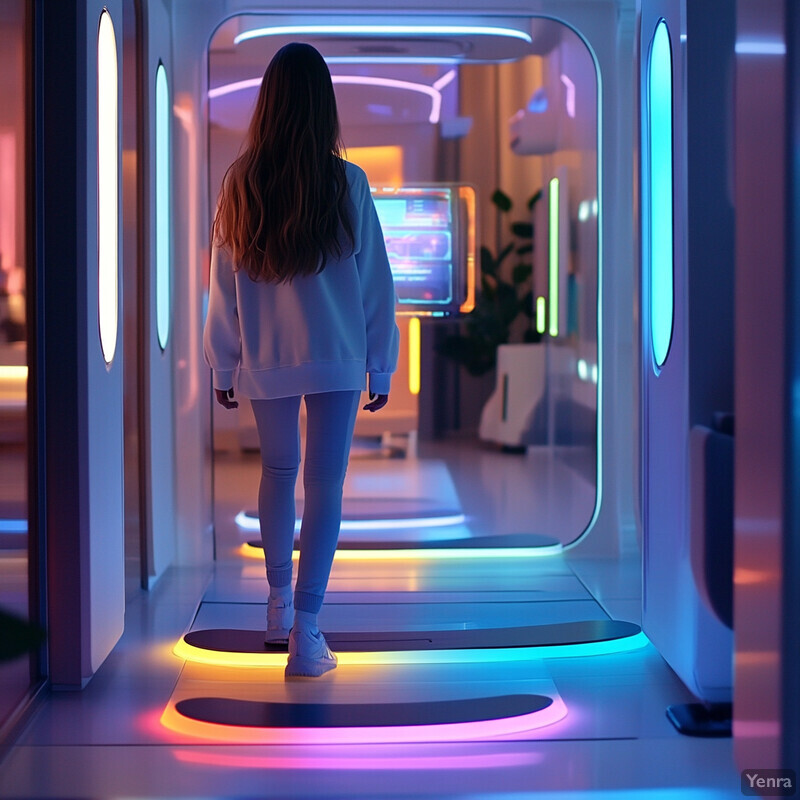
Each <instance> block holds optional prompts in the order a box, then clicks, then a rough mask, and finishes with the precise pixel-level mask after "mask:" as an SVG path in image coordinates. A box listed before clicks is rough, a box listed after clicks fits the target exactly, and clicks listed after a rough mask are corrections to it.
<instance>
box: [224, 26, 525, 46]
mask: <svg viewBox="0 0 800 800" xmlns="http://www.w3.org/2000/svg"><path fill="white" fill-rule="evenodd" d="M313 35H323V36H325V35H330V36H352V35H355V36H415V35H417V36H459V35H460V36H506V37H508V38H511V39H521V40H522V41H523V42H527V43H528V44H530V43H531V37H530V36H529V35H528V34H527V33H525V32H524V31H518V30H516V29H514V28H494V27H487V26H482V25H282V26H276V27H271V28H256V29H254V30H252V31H245V32H244V33H240V34H239V35H238V36H237V37H236V38H235V39H234V40H233V43H234V44H239V43H240V42H245V41H247V40H248V39H259V38H261V37H263V36H313Z"/></svg>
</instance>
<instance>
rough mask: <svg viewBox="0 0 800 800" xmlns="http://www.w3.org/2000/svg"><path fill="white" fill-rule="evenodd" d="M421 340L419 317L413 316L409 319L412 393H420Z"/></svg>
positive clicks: (409, 389)
mask: <svg viewBox="0 0 800 800" xmlns="http://www.w3.org/2000/svg"><path fill="white" fill-rule="evenodd" d="M420 340H421V333H420V323H419V317H411V319H410V320H409V321H408V391H409V392H411V394H419V386H420V358H421V357H420V350H421V345H420Z"/></svg>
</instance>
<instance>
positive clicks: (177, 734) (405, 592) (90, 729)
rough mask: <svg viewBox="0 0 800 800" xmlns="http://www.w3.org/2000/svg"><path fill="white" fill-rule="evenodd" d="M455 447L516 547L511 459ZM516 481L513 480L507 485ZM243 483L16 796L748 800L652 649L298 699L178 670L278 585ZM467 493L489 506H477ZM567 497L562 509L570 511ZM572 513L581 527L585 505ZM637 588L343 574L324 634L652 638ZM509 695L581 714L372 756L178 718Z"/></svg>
mask: <svg viewBox="0 0 800 800" xmlns="http://www.w3.org/2000/svg"><path fill="white" fill-rule="evenodd" d="M447 448H449V452H447V453H444V454H443V452H442V451H439V452H437V453H436V454H435V457H437V458H441V457H447V458H448V459H449V458H450V457H451V456H452V458H453V459H454V462H450V461H449V460H448V464H451V463H456V464H457V469H456V468H452V467H451V473H452V475H453V480H454V483H455V485H456V489H457V491H458V493H459V497H460V498H461V502H462V505H463V506H464V509H465V511H466V512H468V513H469V514H470V516H471V517H472V518H473V519H474V520H478V524H481V525H487V526H498V527H500V528H501V529H503V530H504V532H512V531H514V530H519V526H520V525H522V524H524V523H525V520H526V514H530V508H529V507H528V505H527V504H528V503H529V502H532V501H531V500H530V498H529V497H527V496H525V497H521V496H519V495H515V496H516V497H517V499H518V500H519V501H520V503H521V504H522V507H523V508H522V510H519V506H517V508H516V509H515V508H513V507H510V508H506V507H504V504H505V503H507V502H508V497H509V495H508V494H507V487H506V486H505V485H504V484H503V479H502V475H500V476H499V477H498V476H497V475H496V473H497V472H499V470H500V467H499V466H498V464H499V462H497V463H492V461H493V460H494V459H495V457H496V456H500V454H495V453H489V454H487V459H489V460H488V461H486V462H484V463H481V457H476V456H475V449H474V448H473V447H471V446H468V447H466V448H465V449H464V450H463V451H462V452H461V457H459V455H458V454H459V446H458V445H447ZM501 457H502V456H501ZM509 458H510V459H512V460H513V459H519V457H517V456H509ZM231 461H233V459H232V458H231ZM516 464H517V471H519V461H518V460H517V461H516ZM251 466H252V465H250V467H251ZM250 467H248V469H250ZM239 470H242V471H241V472H240V471H239ZM514 471H515V470H514V469H513V468H509V470H508V472H507V474H506V477H507V478H508V479H509V480H514V478H513V475H512V473H514ZM226 473H227V474H226ZM242 474H244V466H243V465H241V464H240V465H238V466H237V465H233V466H231V464H226V465H225V466H224V467H223V469H222V470H219V471H218V474H217V490H218V496H217V509H218V513H219V514H220V516H221V519H222V518H225V519H227V520H228V523H227V525H220V527H219V531H218V533H219V539H218V548H217V552H218V558H219V560H218V561H217V563H216V564H215V565H214V566H213V568H211V569H206V568H195V569H191V568H182V569H173V570H171V571H170V573H169V574H168V575H167V576H165V578H164V579H162V581H161V582H160V583H159V584H158V585H157V586H156V588H155V589H154V590H153V591H152V592H150V593H149V594H147V595H145V596H142V597H140V598H137V599H136V600H134V601H133V602H132V603H131V604H130V605H129V607H128V611H127V616H126V630H125V635H124V637H123V639H122V641H121V642H120V644H119V646H118V647H117V648H116V649H115V651H114V653H113V654H112V655H111V657H110V658H109V659H108V661H107V662H106V663H105V664H104V665H103V667H102V668H101V670H100V672H99V673H98V674H97V676H95V678H94V679H93V680H92V682H91V683H90V684H89V686H88V688H87V689H86V690H85V691H83V692H81V693H74V694H56V695H53V696H52V697H51V698H50V699H49V700H48V701H47V703H46V705H45V706H44V707H43V708H42V709H41V710H40V711H39V713H38V714H37V715H36V717H35V718H34V720H33V721H32V723H31V724H30V725H29V727H28V729H27V730H26V731H25V732H24V734H23V735H22V737H21V739H20V741H19V742H18V744H17V746H16V747H15V748H14V749H13V750H12V752H11V753H10V755H9V756H8V757H7V758H6V760H5V761H4V762H3V763H2V764H0V797H20V796H24V797H30V798H34V797H65V796H69V797H92V798H94V797H120V796H125V797H154V796H157V797H177V796H180V797H192V798H212V797H214V798H234V797H280V798H292V797H320V798H324V797H347V798H380V797H429V798H434V797H435V798H447V797H453V798H454V797H458V798H495V797H497V798H500V797H510V796H514V797H522V796H530V795H531V794H535V796H536V797H541V798H550V797H552V798H556V797H557V798H559V800H565V799H566V800H570V799H571V798H582V797H587V796H591V797H593V798H623V799H624V798H631V799H632V798H644V799H645V800H647V798H653V799H654V800H665V799H666V798H675V797H682V798H687V800H695V799H696V800H701V799H702V798H722V797H737V796H740V792H739V776H738V773H737V772H736V769H735V767H734V764H733V759H732V745H731V741H730V740H726V739H718V740H700V739H689V738H685V737H681V736H680V735H679V734H677V733H676V732H675V730H674V729H673V728H672V727H671V725H670V724H669V722H668V721H667V719H666V716H665V713H664V711H665V708H666V706H667V705H669V704H671V703H679V702H687V701H688V700H690V699H691V698H690V697H689V695H688V693H687V692H686V690H685V689H684V688H683V687H682V685H681V684H680V683H679V682H678V681H677V679H676V678H675V676H674V675H673V673H672V672H671V671H670V670H669V669H668V667H667V666H666V665H665V664H664V662H663V660H662V659H661V658H660V656H659V655H658V653H657V651H656V650H655V648H653V647H652V645H649V644H646V646H644V647H640V648H638V649H636V650H631V651H627V652H621V653H612V654H606V655H600V656H592V657H562V656H553V657H548V658H543V659H535V660H534V659H530V660H515V661H502V662H489V663H469V662H467V663H464V662H457V661H454V662H448V663H434V664H424V663H413V664H342V665H340V666H339V668H338V669H336V670H334V671H333V672H332V673H329V674H328V675H327V676H325V677H324V678H322V679H320V680H317V681H303V682H288V683H287V682H285V681H284V679H283V670H282V667H281V666H279V665H278V666H266V667H238V666H210V665H208V664H199V663H191V662H184V661H183V660H181V659H179V658H177V657H176V656H175V655H174V654H173V647H174V646H175V644H176V642H177V641H178V640H179V639H180V638H181V636H182V635H183V634H184V633H185V631H186V630H188V629H194V628H203V627H211V626H222V625H224V626H227V627H234V628H244V629H248V628H252V629H257V628H258V627H259V626H260V625H261V624H263V618H264V615H265V595H266V588H267V587H266V581H265V578H264V572H263V568H262V567H261V566H260V565H259V564H258V563H257V562H255V561H254V560H249V559H244V558H243V557H242V556H241V553H240V551H239V548H238V545H239V543H240V542H241V532H240V531H239V530H238V529H237V528H236V526H235V525H234V524H233V523H232V519H233V514H234V513H235V512H236V511H238V510H240V509H241V508H242V503H245V504H247V505H249V504H250V503H251V502H252V501H247V500H246V498H244V497H243V494H242V493H243V491H244V492H248V491H251V490H252V483H251V485H249V486H248V485H246V483H244V482H243V481H242V480H241V475H242ZM484 478H485V482H484V483H482V479H484ZM465 481H466V482H469V485H471V486H472V487H473V488H474V489H475V493H474V494H473V493H471V492H470V491H465V490H464V486H465V485H468V484H467V483H464V482H465ZM254 482H255V479H253V483H254ZM243 486H244V488H242V487H243ZM478 488H480V493H479V494H478V491H477V490H478ZM558 500H559V498H557V497H554V498H552V499H551V501H550V502H551V504H552V507H553V508H555V507H557V505H558ZM561 503H562V507H563V508H564V509H565V510H566V509H567V508H568V506H569V503H568V502H566V501H565V500H564V498H561ZM527 519H530V517H527ZM639 584H640V566H639V563H638V559H632V560H628V561H624V562H621V563H619V562H603V561H592V560H584V561H577V560H568V558H567V557H566V556H564V555H555V556H550V557H546V558H516V559H514V558H504V559H490V560H483V559H469V558H464V559H459V558H456V559H451V560H448V561H446V562H442V561H436V560H433V559H419V558H407V559H397V560H393V561H385V560H372V561H369V560H366V561H358V562H356V561H347V560H341V561H337V562H336V563H335V564H334V570H333V574H332V576H331V581H330V585H329V593H328V595H327V598H326V604H325V606H324V608H323V612H322V615H321V624H322V627H323V629H324V628H328V629H329V630H330V629H337V630H343V631H354V632H366V631H376V630H378V631H380V630H382V631H392V630H393V631H425V630H455V629H464V630H472V629H480V628H500V627H509V626H515V625H532V624H537V623H555V622H560V621H571V620H576V619H584V620H587V619H608V618H609V617H611V618H614V619H619V620H629V621H632V622H638V621H639V608H640V586H639ZM510 696H540V697H546V698H550V699H552V700H554V701H555V700H557V701H558V702H559V703H562V704H563V708H564V709H565V710H566V715H565V716H562V717H559V718H557V719H555V720H554V721H551V722H550V724H546V725H545V726H544V727H537V726H536V725H533V724H531V725H521V726H518V729H507V730H493V729H490V728H485V729H483V730H478V731H475V730H471V731H470V732H469V735H463V736H462V735H459V734H460V733H464V731H463V730H462V731H460V732H459V731H457V730H455V729H453V730H451V731H450V732H449V734H448V733H447V732H443V731H438V732H436V731H433V730H432V729H429V730H428V731H427V732H425V731H423V732H422V733H421V734H419V733H418V735H416V737H415V738H414V740H413V741H411V742H409V741H408V740H404V741H400V742H398V741H387V740H386V737H383V738H381V737H380V736H376V737H373V738H372V739H370V740H369V741H370V743H369V744H364V743H363V739H360V740H359V741H360V742H361V743H358V744H353V743H349V741H352V740H348V739H346V738H345V739H341V738H340V739H335V740H333V741H331V740H330V739H327V738H325V736H324V734H323V735H320V734H319V732H317V734H316V735H315V736H314V737H310V736H309V737H306V738H303V736H302V735H299V734H297V732H293V733H292V734H291V735H289V736H286V737H283V738H280V737H274V738H272V739H269V738H267V739H265V738H264V736H263V735H262V734H263V729H262V730H261V731H260V732H259V729H258V726H252V725H251V726H247V727H242V726H227V728H226V729H224V731H220V730H214V731H213V735H209V731H208V730H205V731H204V730H203V729H202V728H200V729H198V728H197V727H192V726H186V727H183V728H182V727H181V725H180V724H176V723H175V716H174V715H172V714H171V713H167V714H166V715H165V711H166V712H170V709H174V706H175V704H176V703H177V702H179V701H180V700H183V699H187V698H189V699H191V698H194V699H198V698H199V699H203V698H222V699H223V700H225V703H226V705H227V707H232V705H231V701H241V702H244V703H246V704H248V707H249V708H253V705H252V704H255V705H256V706H258V705H259V704H261V705H260V707H262V708H263V707H265V706H266V704H273V705H274V704H289V703H303V704H307V705H306V710H308V709H310V708H312V707H325V706H326V705H330V704H335V705H337V706H342V705H344V704H366V705H377V704H387V703H402V704H407V705H411V704H425V703H439V702H443V701H456V702H458V701H462V702H463V701H475V702H476V704H477V703H479V702H481V703H482V702H484V700H485V698H505V697H510ZM498 702H499V701H498ZM503 702H505V701H503ZM314 704H316V705H314ZM282 708H284V710H285V706H282ZM254 730H255V731H256V734H253V733H252V732H253V731H254ZM223 733H224V735H223ZM322 742H325V743H324V744H323V743H322Z"/></svg>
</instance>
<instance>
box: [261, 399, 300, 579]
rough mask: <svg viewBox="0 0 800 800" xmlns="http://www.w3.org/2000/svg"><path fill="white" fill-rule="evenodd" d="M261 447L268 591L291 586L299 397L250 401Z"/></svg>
mask: <svg viewBox="0 0 800 800" xmlns="http://www.w3.org/2000/svg"><path fill="white" fill-rule="evenodd" d="M251 402H252V405H253V415H254V416H255V418H256V427H257V428H258V439H259V442H260V444H261V484H260V486H259V490H258V518H259V520H260V523H261V541H262V543H263V545H264V558H265V561H266V565H267V581H268V582H269V585H270V589H282V588H283V589H284V591H285V592H287V593H288V591H290V590H288V589H287V588H286V587H289V586H290V585H291V583H292V550H293V548H294V523H295V503H294V489H295V482H296V481H297V469H298V466H299V464H300V432H299V424H298V417H299V413H300V398H299V397H281V398H278V399H275V400H252V401H251Z"/></svg>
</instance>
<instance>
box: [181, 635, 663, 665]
mask: <svg viewBox="0 0 800 800" xmlns="http://www.w3.org/2000/svg"><path fill="white" fill-rule="evenodd" d="M649 643H650V640H649V639H648V638H647V636H645V634H644V633H642V632H641V631H640V632H639V633H636V634H634V635H633V636H624V637H622V638H620V639H611V640H609V641H605V642H582V643H580V644H560V645H546V646H542V647H490V648H474V649H466V650H403V651H375V652H365V653H348V652H337V653H336V655H337V658H338V659H339V664H340V665H348V664H352V665H355V664H357V665H365V664H499V663H510V662H516V661H540V660H542V659H545V658H592V657H595V656H603V655H612V654H614V653H627V652H630V651H632V650H639V649H641V648H642V647H646V646H647V645H648V644H649ZM173 653H174V654H175V655H176V656H177V657H178V658H182V659H184V660H185V661H191V662H193V663H198V664H212V665H216V666H236V667H285V666H286V653H267V652H258V653H226V652H220V651H217V650H204V649H202V648H200V647H194V646H193V645H190V644H187V643H186V640H185V639H183V638H181V639H180V641H179V642H178V643H177V644H176V645H175V647H174V649H173Z"/></svg>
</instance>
